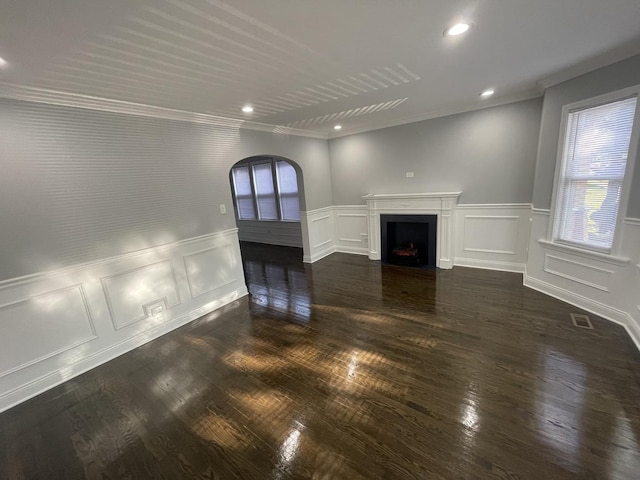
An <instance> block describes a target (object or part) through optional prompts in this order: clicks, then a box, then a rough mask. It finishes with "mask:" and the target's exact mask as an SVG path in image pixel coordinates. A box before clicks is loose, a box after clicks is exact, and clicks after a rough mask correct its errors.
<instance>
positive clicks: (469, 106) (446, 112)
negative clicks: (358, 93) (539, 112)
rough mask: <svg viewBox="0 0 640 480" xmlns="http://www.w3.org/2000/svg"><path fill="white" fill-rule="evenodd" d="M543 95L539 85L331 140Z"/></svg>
mask: <svg viewBox="0 0 640 480" xmlns="http://www.w3.org/2000/svg"><path fill="white" fill-rule="evenodd" d="M542 95H543V91H542V90H541V89H540V88H539V87H535V88H532V89H529V90H526V91H524V92H520V93H517V94H514V95H506V96H503V97H496V98H495V99H491V100H486V101H482V103H478V100H476V101H473V102H466V103H460V104H457V105H455V106H451V107H447V108H443V109H440V110H432V111H430V112H426V113H421V114H419V115H412V116H409V117H404V118H399V119H396V120H391V121H388V122H377V123H375V124H372V125H369V126H367V127H359V128H352V129H348V130H341V131H340V132H336V133H331V134H329V140H331V139H334V138H340V137H347V136H349V135H355V134H358V133H365V132H370V131H372V130H381V129H383V128H389V127H397V126H399V125H406V124H408V123H415V122H422V121H424V120H432V119H434V118H440V117H447V116H449V115H456V114H458V113H466V112H473V111H476V110H484V109H485V108H491V107H498V106H500V105H507V104H509V103H515V102H522V101H525V100H531V99H532V98H538V97H541V96H542Z"/></svg>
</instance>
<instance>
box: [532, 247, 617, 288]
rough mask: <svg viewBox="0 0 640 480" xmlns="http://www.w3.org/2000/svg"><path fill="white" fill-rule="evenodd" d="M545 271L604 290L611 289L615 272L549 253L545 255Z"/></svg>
mask: <svg viewBox="0 0 640 480" xmlns="http://www.w3.org/2000/svg"><path fill="white" fill-rule="evenodd" d="M544 271H545V272H547V273H550V274H552V275H556V276H558V277H562V278H567V279H569V280H571V281H573V282H576V283H581V284H582V285H586V286H588V287H591V288H595V289H598V290H602V291H603V292H608V291H609V284H610V283H611V276H612V275H613V274H614V272H613V271H612V270H607V269H604V268H600V267H595V266H593V265H589V264H587V263H584V262H578V261H575V260H569V259H568V258H561V257H557V256H555V255H549V254H548V253H547V254H546V255H545V256H544Z"/></svg>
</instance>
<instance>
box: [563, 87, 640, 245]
mask: <svg viewBox="0 0 640 480" xmlns="http://www.w3.org/2000/svg"><path fill="white" fill-rule="evenodd" d="M636 101H637V98H636V97H633V98H627V99H624V100H618V101H615V102H612V103H607V104H605V105H599V106H596V107H592V108H587V109H584V110H579V111H575V112H572V113H569V116H568V119H567V130H566V138H565V140H564V151H563V155H562V167H561V171H560V178H559V183H558V201H557V208H556V218H555V222H556V223H555V226H556V239H557V240H558V241H561V242H565V243H570V244H576V245H579V246H585V247H587V248H591V249H595V250H600V251H605V252H610V251H611V247H612V245H613V236H614V233H615V229H616V221H617V217H618V210H619V207H620V195H621V192H622V183H623V180H624V175H625V170H626V166H627V156H628V153H629V145H630V141H631V131H632V129H633V121H634V114H635V110H636Z"/></svg>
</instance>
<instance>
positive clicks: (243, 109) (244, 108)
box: [242, 105, 253, 113]
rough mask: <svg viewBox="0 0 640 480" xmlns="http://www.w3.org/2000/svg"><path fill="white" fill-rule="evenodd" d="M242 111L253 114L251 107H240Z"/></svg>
mask: <svg viewBox="0 0 640 480" xmlns="http://www.w3.org/2000/svg"><path fill="white" fill-rule="evenodd" d="M242 111H243V112H244V113H253V107H252V106H251V105H245V106H244V107H242Z"/></svg>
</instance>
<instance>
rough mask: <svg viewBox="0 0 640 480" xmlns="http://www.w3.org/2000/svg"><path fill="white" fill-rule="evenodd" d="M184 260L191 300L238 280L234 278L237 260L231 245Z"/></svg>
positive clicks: (201, 252)
mask: <svg viewBox="0 0 640 480" xmlns="http://www.w3.org/2000/svg"><path fill="white" fill-rule="evenodd" d="M182 258H183V260H184V266H185V270H186V272H187V280H188V282H189V291H190V292H191V298H197V297H199V296H201V295H204V294H205V293H209V292H212V291H214V290H217V289H219V288H222V287H224V286H226V285H229V284H230V283H233V282H235V281H236V280H237V279H236V277H235V276H234V274H235V273H236V272H235V271H234V262H236V261H237V258H235V256H234V252H233V248H232V247H231V244H229V243H226V244H223V245H217V246H215V247H211V248H207V249H204V250H200V251H197V252H193V253H189V254H188V255H184V256H183V257H182Z"/></svg>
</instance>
